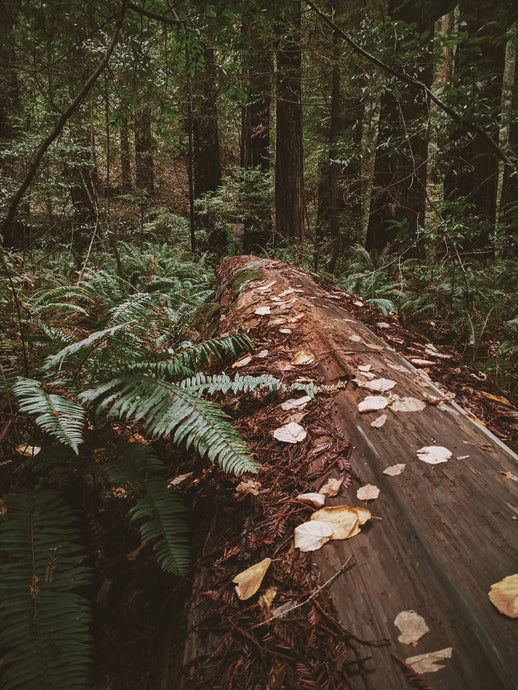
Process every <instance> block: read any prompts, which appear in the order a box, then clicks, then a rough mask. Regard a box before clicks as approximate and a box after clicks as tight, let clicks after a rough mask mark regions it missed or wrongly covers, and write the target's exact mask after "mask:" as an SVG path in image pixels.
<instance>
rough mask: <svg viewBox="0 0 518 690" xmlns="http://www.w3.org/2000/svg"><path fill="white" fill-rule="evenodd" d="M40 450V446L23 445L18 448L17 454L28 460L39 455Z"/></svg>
mask: <svg viewBox="0 0 518 690" xmlns="http://www.w3.org/2000/svg"><path fill="white" fill-rule="evenodd" d="M40 450H41V448H40V447H39V446H30V445H29V444H28V443H23V444H22V445H21V446H18V448H17V449H16V452H17V453H19V454H20V455H23V456H24V457H26V458H32V457H33V456H34V455H38V453H39V452H40Z"/></svg>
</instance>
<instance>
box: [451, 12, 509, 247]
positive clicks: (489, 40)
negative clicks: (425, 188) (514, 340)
mask: <svg viewBox="0 0 518 690" xmlns="http://www.w3.org/2000/svg"><path fill="white" fill-rule="evenodd" d="M464 8H465V9H464V11H463V12H462V14H461V22H462V25H463V29H464V31H466V32H467V34H468V37H469V38H468V40H467V41H465V42H464V43H462V44H460V45H459V46H458V47H457V52H456V56H455V65H454V85H455V84H458V85H460V87H461V88H462V87H463V88H465V89H467V92H465V93H464V94H463V96H462V104H463V107H464V114H465V116H466V117H467V118H468V119H472V120H474V121H477V122H479V123H480V124H481V125H482V126H483V127H484V128H485V130H486V132H488V133H489V134H490V135H491V136H492V137H493V139H494V140H495V141H498V130H499V122H498V118H499V115H498V114H499V112H500V106H501V97H502V82H503V72H504V66H505V42H504V38H503V32H504V26H503V22H501V21H499V20H498V15H494V13H493V10H494V8H495V3H494V0H484V1H483V2H478V3H465V4H464ZM461 9H462V8H461ZM489 18H491V20H490V19H489ZM466 110H467V112H466ZM463 134H464V133H463V132H460V131H459V130H458V129H455V130H454V131H453V132H452V135H451V140H452V145H453V146H452V155H451V163H450V165H449V168H448V170H447V173H446V176H445V180H444V194H445V198H446V199H447V200H449V201H452V202H455V201H466V202H467V203H468V204H470V211H471V212H472V213H473V214H474V215H476V216H477V217H478V219H479V220H480V221H481V222H480V224H479V227H478V228H477V229H475V232H474V236H473V237H471V238H470V239H467V240H466V241H465V243H464V247H465V248H466V249H473V248H482V247H484V246H487V244H488V242H489V237H490V234H491V232H492V229H494V225H495V220H496V204H497V187H498V161H497V158H496V156H495V154H494V151H493V149H492V147H491V145H490V143H489V142H488V141H487V139H486V138H485V137H482V136H480V135H478V134H470V135H468V136H463Z"/></svg>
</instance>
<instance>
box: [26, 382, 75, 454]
mask: <svg viewBox="0 0 518 690" xmlns="http://www.w3.org/2000/svg"><path fill="white" fill-rule="evenodd" d="M13 392H14V395H15V397H16V399H17V400H18V405H19V408H20V412H23V413H25V414H31V415H36V420H35V421H36V424H37V425H38V426H39V427H40V428H41V429H43V430H44V431H46V432H47V433H48V434H51V435H52V436H54V437H55V438H57V439H58V440H59V441H61V443H64V444H65V445H67V446H70V447H71V448H72V449H73V450H74V451H75V452H76V453H77V452H78V447H79V445H80V444H81V443H82V442H83V427H84V421H85V411H84V409H83V407H82V406H81V405H79V404H78V403H76V402H74V401H72V400H69V399H68V398H65V397H64V396H62V395H58V394H56V393H48V392H47V391H46V390H44V389H43V388H42V385H41V383H40V382H39V381H35V380H33V379H26V378H23V377H22V376H19V377H17V379H16V383H15V384H14V386H13Z"/></svg>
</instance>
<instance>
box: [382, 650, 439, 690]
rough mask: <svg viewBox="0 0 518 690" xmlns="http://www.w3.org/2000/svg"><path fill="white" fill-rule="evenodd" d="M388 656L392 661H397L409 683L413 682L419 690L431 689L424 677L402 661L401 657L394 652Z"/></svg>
mask: <svg viewBox="0 0 518 690" xmlns="http://www.w3.org/2000/svg"><path fill="white" fill-rule="evenodd" d="M390 656H391V657H392V658H393V659H394V661H397V663H398V664H399V665H400V666H401V668H402V669H403V673H404V674H405V676H406V677H407V678H408V680H409V681H410V682H411V683H413V684H414V685H415V686H416V687H417V688H419V690H432V688H431V687H430V686H429V685H428V683H427V682H426V680H425V678H424V677H423V676H422V675H421V674H420V673H416V671H414V669H413V668H412V667H411V666H409V665H408V664H407V663H406V662H405V661H403V659H400V658H399V657H398V656H396V655H395V654H391V655H390Z"/></svg>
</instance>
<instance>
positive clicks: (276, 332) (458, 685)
mask: <svg viewBox="0 0 518 690" xmlns="http://www.w3.org/2000/svg"><path fill="white" fill-rule="evenodd" d="M219 280H220V284H221V291H220V292H221V305H222V311H221V317H220V318H221V321H220V323H221V332H226V331H233V330H234V329H236V328H239V327H243V328H245V329H247V330H248V329H249V330H250V332H251V334H252V335H254V336H256V337H257V339H258V340H262V343H261V347H263V348H264V347H265V346H268V347H269V348H270V351H271V353H275V357H276V362H277V365H278V370H277V371H275V370H272V359H271V358H270V359H269V360H268V363H269V366H268V367H266V362H265V369H264V370H265V371H267V372H268V373H270V374H274V375H277V376H279V377H280V378H282V377H283V372H292V371H293V369H294V367H293V366H291V367H290V365H289V362H290V359H291V357H293V355H294V354H295V353H296V352H298V351H300V350H306V351H310V352H311V353H313V354H314V355H315V361H314V363H312V364H311V365H309V366H307V367H301V368H300V375H301V376H305V377H308V378H311V379H313V380H314V381H315V382H317V383H320V384H326V383H327V384H335V387H334V389H333V390H334V392H330V393H328V394H326V395H327V396H328V397H329V396H332V397H333V399H334V407H333V410H334V412H333V417H334V419H333V421H334V422H335V423H336V424H337V425H338V427H340V428H341V430H342V431H343V434H344V437H345V439H348V440H349V441H350V443H351V444H352V452H351V454H350V457H349V458H348V462H349V463H350V465H351V468H352V476H353V481H352V483H351V484H350V486H347V482H346V483H345V484H344V487H345V488H344V489H343V490H342V492H341V494H340V495H339V496H338V497H336V498H333V499H331V500H329V501H328V505H340V504H343V503H346V504H347V505H360V502H359V501H358V499H357V498H356V490H357V488H358V487H360V486H363V485H365V484H374V485H376V486H377V487H379V488H380V490H381V492H380V496H379V498H378V499H377V500H376V501H374V502H372V503H370V504H369V509H370V510H371V512H372V514H373V515H374V516H376V517H378V518H381V519H380V520H375V521H374V520H372V521H370V522H369V523H367V525H365V526H364V527H363V528H362V532H361V533H360V534H358V535H357V536H355V537H354V538H352V539H350V540H347V541H337V540H335V541H332V542H329V543H328V544H326V545H325V546H324V547H322V548H321V549H320V550H319V551H315V552H314V553H312V554H311V558H312V562H313V564H314V566H316V567H317V568H318V569H319V571H320V581H321V582H322V583H324V582H326V581H328V580H330V584H329V591H330V594H331V597H332V601H333V604H334V606H335V607H336V610H337V612H338V615H339V618H340V621H341V623H342V625H343V627H344V629H345V630H346V631H349V630H351V631H354V634H355V635H356V636H357V638H366V639H380V640H381V639H387V640H389V641H390V645H389V646H385V645H379V646H373V647H370V648H369V649H368V653H367V654H366V656H370V657H372V658H370V659H368V660H367V661H365V662H364V663H363V662H362V663H361V664H359V665H358V668H359V669H360V670H361V672H360V673H356V674H355V672H354V668H353V669H351V670H350V672H349V673H348V674H347V678H346V680H344V685H343V687H352V688H354V690H357V689H358V690H360V689H363V688H371V689H373V690H400V689H401V690H404V689H406V688H409V687H412V685H411V681H412V679H411V678H410V679H409V677H407V675H408V674H407V675H405V673H403V671H402V668H401V665H400V664H398V663H396V662H395V659H401V660H404V659H406V658H408V657H412V656H416V655H418V654H424V653H425V652H432V651H436V650H440V649H444V648H446V647H453V656H452V658H451V659H449V660H447V661H445V662H444V668H443V669H442V670H440V671H437V672H436V673H430V674H426V678H425V680H424V679H423V678H421V679H420V680H419V682H421V683H424V685H421V687H427V685H426V683H428V684H429V686H430V687H432V688H434V689H435V688H445V689H447V690H460V689H462V688H469V689H470V690H493V689H494V690H497V689H501V690H510V689H511V688H517V687H518V654H517V653H516V650H517V649H518V644H517V643H518V622H517V621H516V620H512V619H510V618H507V617H506V616H504V615H502V614H500V613H499V612H498V611H497V610H496V609H495V608H494V606H493V605H492V604H491V602H490V601H489V599H488V596H487V593H488V591H489V589H490V587H491V585H492V584H493V583H495V582H497V581H499V580H501V579H502V578H503V577H505V576H507V575H510V574H512V573H514V572H516V571H517V550H516V544H517V539H516V530H517V527H518V490H517V488H518V482H516V481H513V480H512V479H509V477H510V476H511V475H516V474H518V469H517V459H518V458H517V456H516V455H515V454H514V453H513V451H511V450H510V449H508V448H507V447H506V446H505V445H504V444H503V443H502V442H501V441H498V440H497V439H495V437H493V436H492V435H491V434H490V433H488V432H487V430H486V429H484V428H483V427H482V426H481V425H480V424H479V423H477V422H476V421H474V420H473V419H471V418H470V417H469V416H468V415H467V414H466V413H464V411H463V410H462V408H461V407H459V406H458V405H457V404H455V403H451V402H444V401H443V402H441V404H437V399H438V398H440V397H445V396H444V390H443V389H442V388H440V387H439V388H438V387H437V385H436V384H434V383H433V378H434V366H435V367H437V368H438V367H439V366H440V365H441V363H444V360H443V359H441V358H439V357H438V358H437V359H436V360H434V361H436V362H437V364H436V365H433V366H429V367H427V369H426V370H427V372H429V373H428V374H424V373H423V370H421V369H418V368H416V367H415V366H414V365H412V364H411V363H410V361H409V358H405V357H403V356H401V355H400V354H398V353H397V352H396V351H395V350H394V349H393V347H392V345H391V344H390V343H395V342H397V341H398V337H397V336H392V335H391V333H392V331H391V323H392V322H389V327H388V328H386V330H384V331H383V332H384V333H385V332H386V334H387V336H386V338H383V339H382V338H380V337H378V336H377V335H375V334H374V332H373V331H372V330H370V329H369V328H368V327H367V326H366V325H365V324H364V323H362V321H361V320H359V319H358V318H355V316H354V315H353V312H354V310H355V309H354V308H352V307H351V305H352V304H354V303H356V311H358V310H360V311H361V309H362V308H363V307H362V303H361V301H358V300H357V298H353V297H351V296H348V295H347V294H346V293H342V292H341V291H339V290H333V289H329V288H328V287H326V286H323V285H322V284H321V283H320V281H319V280H318V279H317V278H316V277H315V276H312V275H311V274H309V273H307V272H305V271H303V270H301V269H297V268H293V267H289V266H287V265H286V264H282V263H281V262H278V261H272V260H263V259H255V258H253V257H233V258H231V259H228V260H226V261H225V262H224V263H223V265H222V266H221V267H220V269H219ZM286 290H295V292H291V293H290V294H289V295H285V296H283V297H281V298H280V300H272V297H274V296H279V295H282V294H283V293H285V291H286ZM265 305H266V306H270V312H271V313H270V314H267V315H263V316H261V315H257V314H255V310H256V309H257V308H258V307H259V306H265ZM380 320H382V318H381V317H380ZM286 329H289V330H291V331H292V333H291V334H287V333H286ZM281 330H282V331H284V333H281ZM358 338H359V339H358ZM391 338H392V339H391ZM256 349H257V348H256ZM253 354H254V353H253ZM414 356H417V354H415V355H414ZM421 358H423V357H421ZM426 358H428V359H430V357H429V355H427V356H426ZM432 359H433V357H432ZM253 362H254V366H255V368H253V370H252V371H251V372H250V373H254V374H257V373H259V372H258V369H257V366H258V364H260V362H261V360H260V359H257V358H255V355H254V357H253ZM286 363H287V364H286ZM360 365H371V371H372V372H374V373H375V375H376V377H378V378H382V377H383V378H388V379H392V380H394V381H396V386H395V387H394V388H393V389H392V390H391V391H389V392H387V393H385V394H384V395H386V396H387V397H392V398H393V397H394V395H398V396H400V397H405V396H409V397H412V398H415V399H418V400H423V401H425V402H427V405H426V407H425V408H424V409H423V410H421V411H418V412H395V411H393V410H392V409H391V408H390V407H389V408H386V409H385V410H383V412H384V413H385V414H386V415H387V421H386V423H385V424H384V425H383V426H382V427H380V428H373V427H371V422H372V421H373V420H374V419H375V418H376V417H377V416H378V415H379V413H376V412H371V413H364V414H360V413H359V412H358V403H359V402H360V401H361V400H363V399H364V398H365V397H366V395H367V394H369V393H368V391H366V390H364V389H363V388H361V387H358V386H357V385H356V384H355V383H354V382H353V379H354V378H355V377H357V378H361V376H360V375H359V373H358V366H360ZM242 373H247V370H246V369H243V372H242ZM298 373H299V372H298V371H297V374H298ZM292 375H293V374H292ZM337 382H340V385H336V384H337ZM434 403H435V404H434ZM301 423H304V422H301ZM267 433H268V432H267ZM327 440H328V439H327ZM311 442H312V443H313V444H314V446H311V445H309V444H308V445H307V448H308V455H307V457H308V460H307V473H308V484H310V483H311V481H310V480H311V477H313V476H314V474H312V472H313V473H314V470H315V467H316V464H318V462H317V460H315V452H314V450H310V449H311V448H312V447H313V448H315V447H316V448H318V438H316V439H312V441H311ZM325 442H326V439H324V440H323V442H322V443H325ZM433 445H440V446H445V447H447V448H448V449H450V450H451V452H452V458H451V459H450V460H449V461H448V462H445V463H442V464H439V465H428V464H426V463H424V462H421V461H420V460H419V459H418V458H417V455H416V451H417V450H418V449H420V448H422V447H423V446H433ZM257 448H258V449H259V448H260V446H259V445H258V446H257ZM258 455H259V460H260V462H267V459H264V458H261V457H260V452H259V450H258ZM398 463H405V465H406V468H405V470H404V472H403V473H402V474H400V475H398V476H387V475H386V474H384V473H383V471H384V470H385V469H386V468H387V467H389V466H391V465H395V464H398ZM332 472H333V473H334V474H335V475H336V476H337V475H338V471H337V470H333V471H332ZM506 473H507V475H506ZM317 489H318V487H313V486H310V485H308V486H307V491H314V490H317ZM215 529H217V527H216V528H215ZM349 559H352V563H353V564H354V567H352V568H349V569H347V572H346V573H345V574H344V575H340V577H337V578H336V579H333V575H334V574H335V573H337V572H339V571H340V570H341V569H343V564H344V563H348V562H349ZM200 578H201V579H200ZM198 579H199V581H198V583H197V584H195V590H196V588H198V589H203V588H204V587H206V586H207V584H206V572H205V571H203V575H199V576H198ZM202 579H203V583H202V581H201V580H202ZM316 589H317V588H316V587H315V589H314V591H316ZM315 599H318V597H315ZM245 603H246V602H245ZM405 610H414V611H416V612H417V613H419V614H420V615H421V616H422V617H423V618H424V619H425V620H426V623H427V625H428V627H429V632H428V633H426V635H424V636H423V637H422V638H421V639H420V640H419V642H418V643H417V644H416V646H415V647H414V646H411V645H407V644H402V643H401V642H399V641H398V636H399V634H400V631H399V629H398V628H396V627H395V625H394V619H395V618H396V616H397V614H398V613H399V612H400V611H405ZM267 618H268V615H265V616H264V620H266V619H267ZM258 622H259V623H260V622H261V621H258ZM200 625H201V622H200V608H199V601H198V600H197V599H196V597H193V604H192V618H191V620H190V628H189V629H190V634H189V636H188V643H187V649H186V653H185V656H184V663H185V664H186V666H187V667H188V666H189V664H191V666H192V662H193V661H194V660H195V659H196V658H197V657H199V656H200V655H201V654H205V653H207V644H208V638H207V635H205V636H202V635H200V634H199V633H198V632H197V627H198V626H200ZM188 627H189V625H188ZM267 628H268V625H262V628H261V629H262V630H264V629H267ZM209 642H210V643H211V644H215V641H214V639H210V640H209ZM264 644H266V643H264ZM197 674H201V675H203V671H202V669H201V668H200V667H198V668H197ZM416 677H417V675H416ZM308 682H309V681H308ZM318 682H319V683H321V685H318V684H317V685H316V686H315V687H330V686H329V685H327V684H326V682H325V679H323V678H320V679H319V680H318ZM415 682H416V681H415V678H414V683H415ZM227 686H228V687H238V686H237V685H236V686H234V685H232V684H231V682H230V683H229V684H228V685H227ZM414 686H415V685H414ZM250 687H257V688H261V687H288V686H286V685H278V686H276V685H275V684H272V683H271V679H270V684H268V685H267V683H266V680H265V679H255V681H254V682H252V680H251V684H250ZM308 687H312V686H311V685H308ZM333 687H334V686H333Z"/></svg>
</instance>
